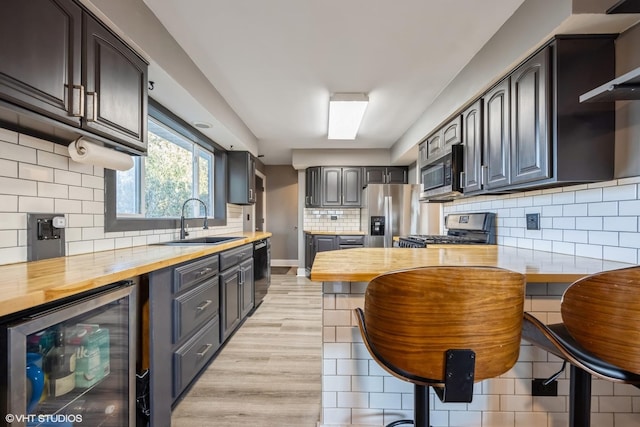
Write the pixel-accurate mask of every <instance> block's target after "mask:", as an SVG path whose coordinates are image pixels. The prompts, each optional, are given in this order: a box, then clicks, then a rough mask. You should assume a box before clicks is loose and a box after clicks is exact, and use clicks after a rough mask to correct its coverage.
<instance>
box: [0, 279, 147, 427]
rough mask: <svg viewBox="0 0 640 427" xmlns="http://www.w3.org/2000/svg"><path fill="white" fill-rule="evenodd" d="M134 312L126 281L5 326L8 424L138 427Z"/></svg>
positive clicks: (0, 405) (0, 404) (0, 409)
mask: <svg viewBox="0 0 640 427" xmlns="http://www.w3.org/2000/svg"><path fill="white" fill-rule="evenodd" d="M135 307H136V293H135V286H133V282H131V281H123V282H119V283H116V284H113V285H112V286H109V287H108V289H107V290H105V291H102V292H97V293H94V294H91V295H90V296H85V297H79V298H76V299H72V300H71V301H67V302H65V303H64V304H61V305H58V306H53V307H48V308H45V309H44V311H43V310H40V311H38V312H35V313H27V314H25V315H24V316H22V317H20V318H18V319H13V320H11V321H10V322H9V323H6V324H4V325H2V329H1V331H0V337H1V338H2V343H1V346H2V348H1V349H0V350H1V351H2V353H0V354H1V355H2V356H0V360H1V361H2V364H3V365H4V366H3V367H6V368H7V370H6V372H7V373H8V375H7V377H6V378H2V379H0V382H1V383H0V389H2V390H4V391H0V397H1V401H0V413H1V414H2V416H4V422H5V423H6V425H9V426H25V427H36V426H42V427H52V426H56V427H72V426H76V427H82V426H87V427H99V426H104V427H124V426H135V353H136V352H135V330H136V329H135V328H136V324H135V321H136V320H135V319H136V317H135V314H136V310H135ZM0 425H2V421H0Z"/></svg>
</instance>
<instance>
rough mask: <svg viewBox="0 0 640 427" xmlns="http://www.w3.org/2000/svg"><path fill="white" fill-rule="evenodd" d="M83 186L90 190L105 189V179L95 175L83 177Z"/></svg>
mask: <svg viewBox="0 0 640 427" xmlns="http://www.w3.org/2000/svg"><path fill="white" fill-rule="evenodd" d="M82 186H83V187H88V188H100V189H103V188H104V178H102V177H99V176H93V175H84V174H83V175H82Z"/></svg>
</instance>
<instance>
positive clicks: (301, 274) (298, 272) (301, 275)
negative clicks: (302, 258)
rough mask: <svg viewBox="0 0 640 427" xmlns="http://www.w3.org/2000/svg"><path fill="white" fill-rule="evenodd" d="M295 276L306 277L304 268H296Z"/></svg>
mask: <svg viewBox="0 0 640 427" xmlns="http://www.w3.org/2000/svg"><path fill="white" fill-rule="evenodd" d="M296 276H300V277H306V276H307V269H306V268H304V267H298V271H297V273H296Z"/></svg>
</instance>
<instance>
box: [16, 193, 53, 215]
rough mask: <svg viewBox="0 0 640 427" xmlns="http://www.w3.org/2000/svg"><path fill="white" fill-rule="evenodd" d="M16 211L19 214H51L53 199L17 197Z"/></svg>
mask: <svg viewBox="0 0 640 427" xmlns="http://www.w3.org/2000/svg"><path fill="white" fill-rule="evenodd" d="M18 210H19V211H21V212H53V210H54V208H53V199H49V198H46V197H26V196H20V197H18Z"/></svg>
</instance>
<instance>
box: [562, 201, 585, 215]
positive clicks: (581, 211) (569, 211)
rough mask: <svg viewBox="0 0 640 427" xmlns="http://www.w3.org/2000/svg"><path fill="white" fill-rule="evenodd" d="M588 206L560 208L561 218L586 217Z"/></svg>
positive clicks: (579, 205)
mask: <svg viewBox="0 0 640 427" xmlns="http://www.w3.org/2000/svg"><path fill="white" fill-rule="evenodd" d="M588 208H589V205H588V204H586V203H579V204H571V205H565V206H563V207H562V215H563V216H587V214H588Z"/></svg>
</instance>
